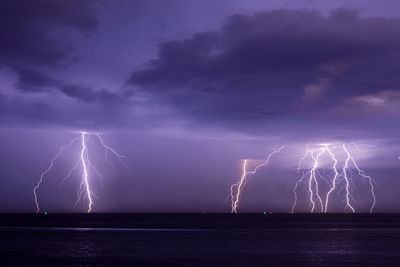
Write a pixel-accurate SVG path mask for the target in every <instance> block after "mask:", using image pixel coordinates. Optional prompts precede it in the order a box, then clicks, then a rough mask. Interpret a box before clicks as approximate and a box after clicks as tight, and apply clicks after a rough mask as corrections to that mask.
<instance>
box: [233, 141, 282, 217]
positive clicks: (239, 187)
mask: <svg viewBox="0 0 400 267" xmlns="http://www.w3.org/2000/svg"><path fill="white" fill-rule="evenodd" d="M282 149H284V146H282V147H280V148H279V149H277V150H274V151H272V152H271V153H270V154H269V155H268V156H267V158H266V160H265V161H264V162H263V163H261V164H259V165H257V166H256V167H255V168H254V169H253V170H251V171H247V164H248V161H249V160H247V159H245V160H243V166H242V176H241V177H240V179H239V181H238V182H237V183H235V184H233V185H231V190H230V191H231V193H230V194H231V202H232V205H231V212H232V213H237V211H238V208H239V203H240V196H241V193H242V191H243V187H244V185H245V184H246V181H247V178H248V177H249V176H250V175H253V174H255V173H256V172H257V171H258V170H259V169H260V168H262V167H265V166H267V165H268V163H269V161H270V159H271V157H272V156H273V155H274V154H276V153H279V152H281V150H282Z"/></svg>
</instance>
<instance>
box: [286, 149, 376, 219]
mask: <svg viewBox="0 0 400 267" xmlns="http://www.w3.org/2000/svg"><path fill="white" fill-rule="evenodd" d="M352 147H354V149H356V150H357V151H359V152H361V150H360V149H359V148H358V147H357V146H356V145H354V144H351V145H350V146H349V145H346V144H341V145H329V144H321V145H316V146H314V147H313V148H311V149H310V145H308V146H307V148H306V152H305V154H304V155H303V157H302V158H301V159H300V160H299V163H298V169H297V172H300V170H303V173H302V175H301V176H300V178H299V179H298V180H297V181H296V183H295V186H294V188H293V195H294V201H293V205H292V209H291V212H292V213H293V212H294V210H295V207H296V205H297V204H298V197H299V196H298V193H297V190H298V188H299V186H300V185H301V184H302V183H303V182H304V180H305V178H306V177H308V179H307V194H308V201H309V203H310V212H311V213H313V212H315V211H319V212H325V213H326V212H328V207H329V204H330V198H331V196H332V194H333V193H338V194H339V193H340V192H341V191H344V192H345V193H344V203H345V207H344V208H345V211H350V212H353V213H354V212H356V210H355V208H354V206H353V205H354V203H353V202H354V197H353V191H354V188H353V186H352V179H353V178H352V177H353V174H354V172H355V173H356V174H357V175H358V176H359V177H361V178H363V179H367V181H368V183H369V187H370V194H371V198H372V204H371V207H370V209H369V211H370V212H371V213H372V211H373V209H374V207H375V204H376V196H375V192H374V181H373V180H372V178H371V176H369V175H367V174H366V173H365V172H364V171H363V170H361V169H360V168H359V167H358V164H357V162H356V160H355V158H354V156H353V155H352V152H351V149H349V148H352ZM325 155H327V156H328V160H327V159H326V157H324V156H325ZM322 158H324V161H322ZM307 159H310V160H311V167H308V168H305V167H302V164H303V163H304V162H305V161H306V160H307ZM340 162H342V163H341V164H342V167H341V168H338V165H339V163H340ZM326 164H328V166H329V168H326V167H325V165H326ZM320 169H328V170H329V177H330V178H326V177H323V176H322V175H321V174H320V172H319V170H320ZM321 180H322V181H323V182H324V183H325V184H326V185H325V187H326V186H327V192H326V194H325V203H324V204H323V197H321V194H320V190H321V185H320V183H319V181H321Z"/></svg>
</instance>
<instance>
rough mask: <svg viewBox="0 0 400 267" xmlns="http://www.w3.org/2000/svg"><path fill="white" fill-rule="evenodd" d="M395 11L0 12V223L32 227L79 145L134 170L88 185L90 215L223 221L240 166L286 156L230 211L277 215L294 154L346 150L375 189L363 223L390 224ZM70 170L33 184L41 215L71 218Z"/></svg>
mask: <svg viewBox="0 0 400 267" xmlns="http://www.w3.org/2000/svg"><path fill="white" fill-rule="evenodd" d="M399 9H400V3H399V2H398V1H397V0H392V1H390V0H383V1H375V0H360V1H349V0H347V1H344V0H343V1H341V0H340V1H339V0H338V1H331V0H329V1H328V0H326V1H322V0H321V1H318V0H305V1H264V0H263V1H261V0H253V1H241V0H240V1H239V0H230V1H228V0H224V1H212V0H203V1H194V0H193V1H192V0H189V1H186V0H180V1H178V0H152V1H139V0H133V1H128V0H118V1H107V0H104V1H100V0H99V1H75V0H73V1H71V0H69V1H66V0H65V1H61V0H57V1H54V0H40V1H29V0H21V1H14V0H5V1H1V2H0V40H1V42H0V147H1V148H2V149H1V150H0V160H1V161H0V162H1V163H2V164H1V165H0V166H1V186H0V211H4V212H5V211H7V212H8V211H18V212H22V211H24V212H31V211H34V202H33V195H32V188H33V185H34V183H35V181H37V179H38V176H39V175H40V173H41V172H42V171H43V170H45V169H46V168H47V166H48V164H49V161H50V159H51V157H52V156H54V155H55V154H56V153H57V151H58V149H59V148H60V145H62V144H67V143H68V142H69V141H70V140H71V139H72V138H74V137H76V136H77V132H80V131H91V132H100V133H102V135H103V137H104V139H105V140H106V141H107V143H108V144H111V145H112V146H113V147H114V148H116V149H117V150H118V151H119V152H120V153H121V154H124V155H126V156H127V157H129V158H130V160H131V162H132V165H133V173H129V172H127V171H125V170H124V169H123V168H121V166H118V162H115V163H116V170H115V171H114V170H107V168H103V169H102V171H104V174H105V177H106V179H105V182H104V187H103V188H101V187H100V186H99V187H98V188H96V192H97V196H98V197H99V199H100V200H99V201H97V202H96V205H95V208H94V210H95V211H99V212H107V211H113V212H118V211H124V212H125V211H126V212H128V211H129V212H139V211H140V212H153V211H158V212H169V211H174V212H203V211H206V212H228V211H230V202H229V200H228V201H227V200H226V198H227V196H228V194H229V186H230V185H231V184H232V183H235V182H236V181H237V179H238V178H240V175H241V160H242V159H245V158H251V159H263V158H265V155H266V154H267V153H269V152H270V151H271V150H272V149H274V148H276V147H279V146H281V145H286V146H287V148H288V149H287V150H285V151H284V152H283V153H281V154H280V155H279V156H277V157H276V158H274V159H273V161H272V162H271V163H273V164H272V165H271V166H270V167H269V168H266V169H264V170H262V171H260V172H259V173H258V174H257V175H254V176H252V177H251V180H250V181H249V182H248V184H247V185H246V189H245V191H244V192H243V199H242V200H243V201H242V206H241V210H242V211H249V212H250V211H255V212H261V211H264V210H272V211H277V212H278V211H280V212H286V211H289V210H290V206H291V202H292V200H293V199H292V197H293V196H292V194H291V192H292V188H293V186H294V183H295V181H296V178H297V175H296V173H295V171H296V167H297V161H298V159H299V158H300V157H301V156H302V154H303V153H304V149H305V147H306V145H307V144H308V143H310V142H312V143H326V142H329V143H335V144H336V143H352V142H355V143H357V144H360V145H361V146H363V145H371V146H365V148H366V149H365V150H363V153H361V152H359V153H356V154H355V156H357V158H358V159H359V161H358V162H359V165H360V166H361V167H362V168H363V169H364V170H365V171H366V172H368V173H369V174H371V175H372V176H373V177H374V179H375V181H376V195H377V199H378V200H377V205H376V209H375V211H378V212H388V211H389V212H399V211H400V194H398V188H400V182H399V180H398V178H399V175H400V160H399V158H398V157H399V155H400V138H399V133H400V86H399V85H400V75H399V73H400V16H399V17H398V15H397V14H398V10H399ZM93 145H94V146H95V144H94V143H93ZM96 149H97V150H96ZM92 153H93V158H94V159H96V160H98V161H99V162H100V158H102V157H103V156H104V155H103V154H102V151H98V148H94V149H93V152H92ZM78 154H79V150H77V149H76V147H75V148H73V149H71V151H70V152H69V153H67V154H66V155H64V156H63V158H62V159H61V160H60V161H58V162H57V164H56V166H55V168H54V169H53V171H52V172H51V173H49V175H48V176H46V178H45V182H44V183H43V187H42V188H41V190H40V193H39V196H40V199H41V203H42V204H43V207H44V208H46V209H48V210H49V211H60V212H61V211H85V202H83V203H82V204H79V205H78V206H77V207H74V203H75V200H76V188H77V186H79V178H80V177H79V173H77V174H75V175H73V176H72V177H71V179H70V180H68V182H67V183H66V184H64V185H63V186H62V187H60V186H59V183H60V181H61V180H62V178H63V177H64V176H65V175H66V173H67V172H68V169H69V167H70V166H71V164H72V165H73V164H74V159H75V158H76V155H78ZM103 167H104V166H103ZM360 186H361V187H362V185H360ZM95 187H96V186H95ZM356 191H357V190H356ZM364 194H365V190H364V189H363V190H360V192H359V194H358V196H356V201H355V202H356V203H357V204H356V205H357V207H358V208H359V210H361V211H366V210H368V208H367V207H368V205H369V203H370V199H369V198H368V196H364ZM335 205H336V206H334V208H332V209H333V210H335V211H341V210H343V203H341V202H340V201H338V202H337V203H336V204H335ZM307 210H308V207H307V205H306V204H304V205H303V206H300V207H299V211H307Z"/></svg>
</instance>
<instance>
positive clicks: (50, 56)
mask: <svg viewBox="0 0 400 267" xmlns="http://www.w3.org/2000/svg"><path fill="white" fill-rule="evenodd" d="M95 4H96V2H95V1H84V2H82V1H75V0H73V1H61V0H56V1H53V0H39V1H28V0H26V1H25V0H23V1H1V3H0V39H1V40H2V42H0V66H1V65H3V66H7V67H11V68H12V69H14V70H15V71H16V72H17V74H18V82H17V83H16V84H15V86H16V88H17V89H18V90H19V91H20V92H44V91H46V92H50V91H55V90H60V91H61V92H62V93H64V94H65V95H67V96H70V97H72V98H76V99H79V100H83V101H87V102H91V101H96V100H100V101H102V102H115V101H117V100H118V98H119V97H118V95H117V94H113V93H110V92H107V91H106V90H104V89H103V90H101V91H95V90H93V89H91V88H89V87H87V86H81V85H75V84H71V83H70V82H68V83H67V82H65V81H61V80H58V79H56V78H53V77H52V76H51V75H49V74H47V71H46V70H48V69H49V68H54V67H56V68H61V67H64V66H65V64H70V63H72V62H73V61H74V60H75V58H74V57H72V56H71V53H70V52H71V51H72V50H73V46H72V45H71V44H68V43H65V42H62V41H60V39H61V38H60V36H58V37H56V36H57V34H58V32H57V31H60V30H62V29H63V28H72V29H75V30H78V31H81V32H83V33H90V32H93V31H94V30H95V29H96V26H97V18H96V6H95Z"/></svg>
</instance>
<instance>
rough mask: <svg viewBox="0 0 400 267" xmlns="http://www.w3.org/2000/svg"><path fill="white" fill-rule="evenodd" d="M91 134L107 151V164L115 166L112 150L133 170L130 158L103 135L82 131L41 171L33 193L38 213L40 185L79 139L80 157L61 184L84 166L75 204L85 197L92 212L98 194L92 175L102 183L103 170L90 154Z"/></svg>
mask: <svg viewBox="0 0 400 267" xmlns="http://www.w3.org/2000/svg"><path fill="white" fill-rule="evenodd" d="M91 136H95V137H96V138H97V140H98V143H99V144H100V145H101V146H102V147H103V148H104V151H105V156H104V157H105V161H106V163H107V164H109V165H110V166H112V167H113V169H114V166H113V165H112V163H111V162H110V160H109V159H108V155H107V153H108V152H110V153H111V154H112V155H114V156H115V157H116V159H117V160H118V161H119V162H120V163H121V164H122V165H123V166H124V167H125V168H126V169H127V170H128V171H131V168H130V167H129V161H128V158H127V157H125V156H123V155H121V154H119V153H118V152H117V151H116V150H115V149H114V148H112V147H111V146H109V145H106V144H105V142H104V141H103V139H102V137H101V135H100V134H98V133H88V132H81V135H80V137H77V138H74V139H72V141H71V142H70V143H69V144H68V145H66V146H61V149H60V150H59V152H58V153H57V154H56V155H55V156H54V157H53V158H52V160H51V161H50V165H49V166H48V167H47V169H46V170H45V171H44V172H43V173H41V175H40V177H39V179H38V181H37V183H36V184H35V186H34V188H33V195H34V199H35V204H36V213H39V212H40V205H39V201H38V190H39V188H40V185H41V184H42V183H43V181H44V177H45V176H46V175H47V174H48V173H49V172H50V171H51V170H52V169H53V167H54V165H55V162H56V160H58V159H59V158H60V157H61V156H62V155H63V153H64V152H65V150H66V149H70V148H71V147H72V146H73V145H74V144H75V143H76V142H77V141H79V140H80V150H79V151H80V152H79V157H78V158H79V159H78V160H77V162H76V163H75V164H74V166H73V167H72V168H71V169H70V170H69V171H68V173H67V175H66V176H65V177H64V179H63V180H62V182H61V184H60V185H62V184H63V183H64V182H65V181H66V180H67V179H68V178H69V177H71V176H72V174H73V172H74V171H75V170H76V169H77V168H78V167H79V166H81V167H82V174H81V183H80V186H79V189H78V197H77V201H76V203H75V205H77V204H78V203H79V202H80V201H81V200H82V199H83V198H84V199H86V200H87V202H88V209H87V212H88V213H90V212H92V208H93V205H94V199H96V195H95V194H94V192H93V191H92V189H91V188H92V187H91V183H92V182H93V179H92V177H91V174H96V176H97V177H98V178H99V181H100V183H101V184H102V178H103V175H102V174H101V172H100V171H99V170H98V169H97V168H96V167H95V165H94V164H93V163H92V161H91V159H90V155H89V147H88V143H87V142H88V140H89V138H90V137H91Z"/></svg>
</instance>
